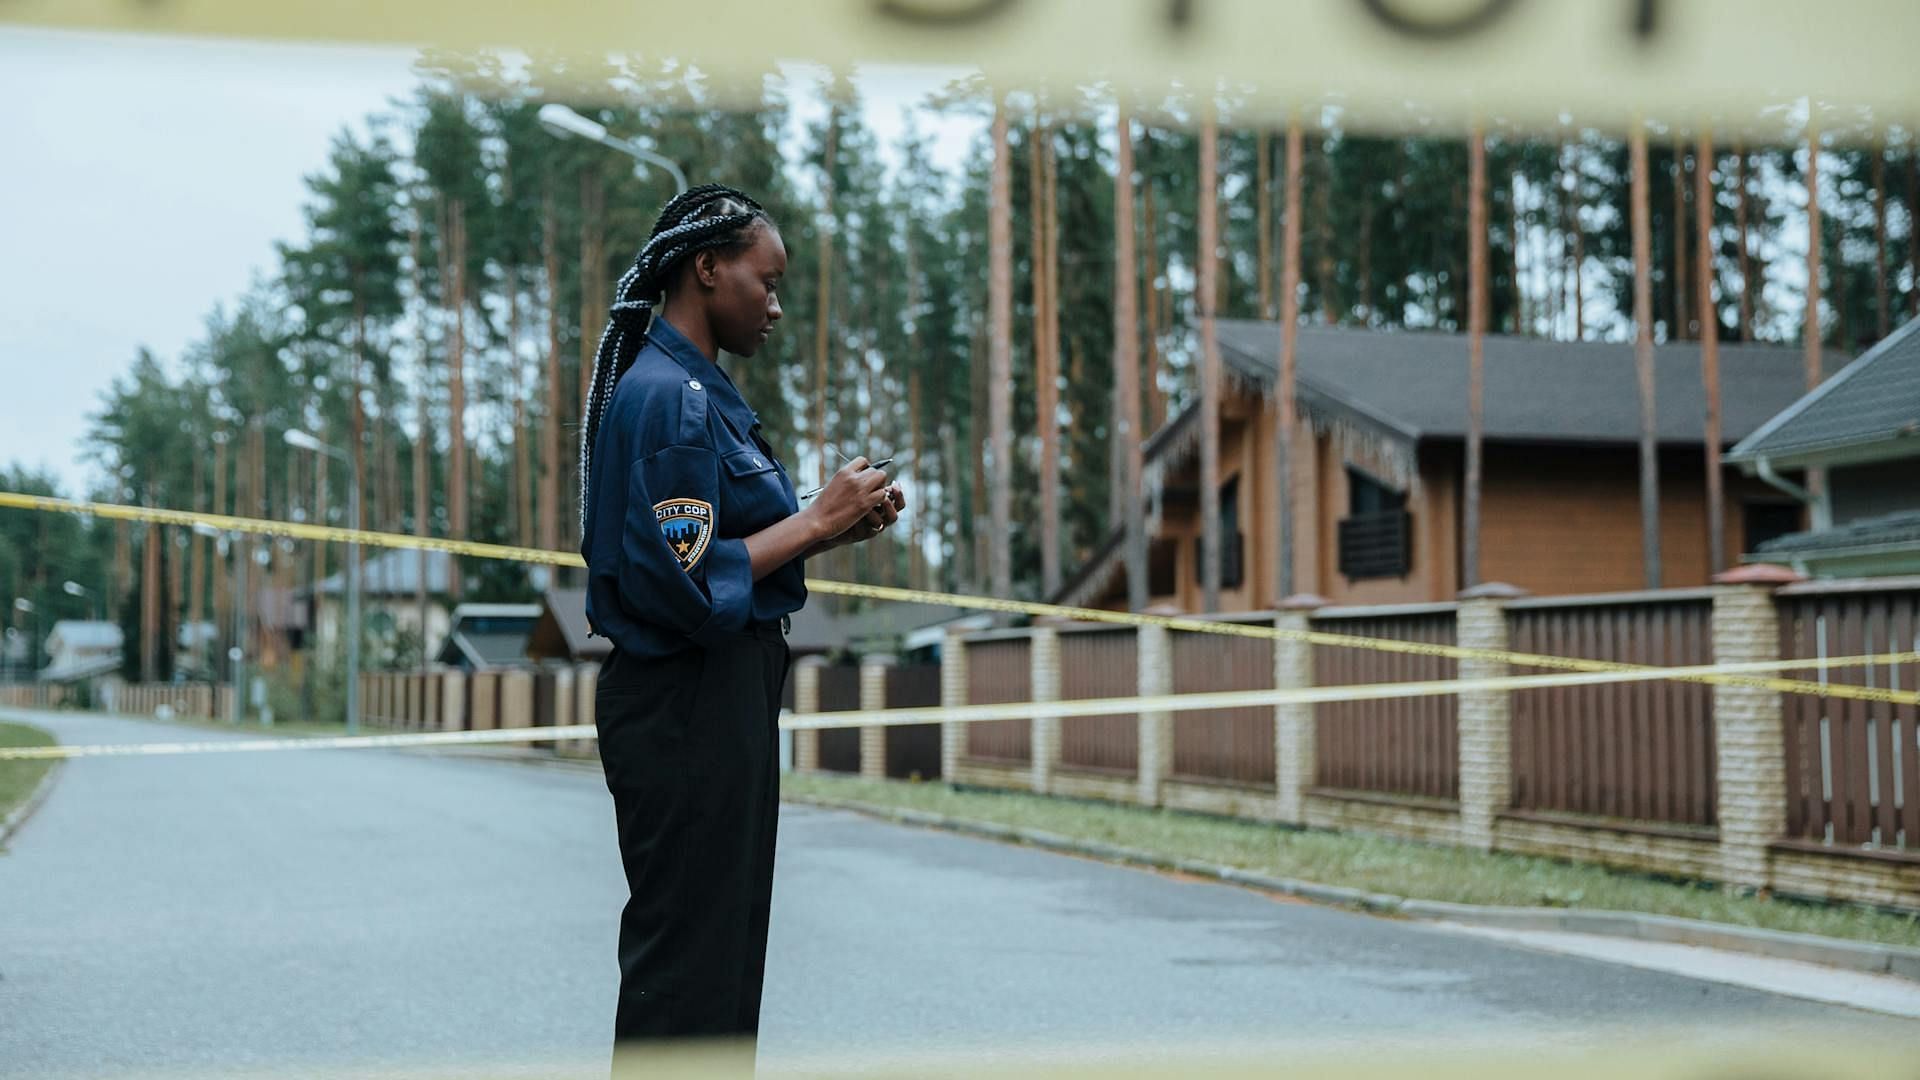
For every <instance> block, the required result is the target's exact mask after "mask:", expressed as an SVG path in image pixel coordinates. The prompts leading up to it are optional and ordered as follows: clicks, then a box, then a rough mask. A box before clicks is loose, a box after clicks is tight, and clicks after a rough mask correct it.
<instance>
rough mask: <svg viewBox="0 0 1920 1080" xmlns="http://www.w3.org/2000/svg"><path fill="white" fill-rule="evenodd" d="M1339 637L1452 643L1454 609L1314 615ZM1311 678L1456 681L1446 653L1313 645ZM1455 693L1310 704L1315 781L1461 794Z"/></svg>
mask: <svg viewBox="0 0 1920 1080" xmlns="http://www.w3.org/2000/svg"><path fill="white" fill-rule="evenodd" d="M1314 629H1316V630H1323V631H1326V632H1329V633H1336V634H1352V635H1357V636H1362V637H1378V638H1388V639H1391V640H1395V641H1419V642H1425V643H1428V644H1434V645H1452V644H1454V612H1453V610H1452V608H1451V607H1450V606H1449V607H1445V608H1437V609H1424V608H1423V609H1419V610H1416V611H1414V612H1410V613H1398V614H1390V613H1380V614H1370V615H1366V616H1363V617H1348V616H1345V615H1338V616H1332V617H1327V618H1322V619H1316V620H1315V622H1314ZM1313 668H1314V675H1313V678H1314V683H1315V684H1316V685H1319V686H1357V685H1365V684H1369V683H1396V682H1426V681H1428V680H1432V679H1452V678H1457V677H1458V673H1459V664H1458V663H1457V662H1456V661H1454V660H1451V659H1448V658H1445V657H1435V656H1417V655H1413V654H1410V653H1398V652H1381V651H1378V650H1373V649H1362V648H1351V647H1344V646H1341V647H1336V646H1322V645H1316V646H1315V647H1314V650H1313ZM1459 703H1460V701H1459V698H1458V697H1457V696H1455V695H1453V694H1443V695H1429V696H1426V697H1416V698H1398V699H1392V700H1386V701H1351V702H1328V703H1324V704H1320V705H1316V706H1315V707H1314V721H1315V730H1316V732H1317V734H1316V738H1315V743H1316V748H1317V753H1316V759H1315V783H1316V784H1317V785H1318V786H1320V787H1324V788H1333V789H1339V790H1346V791H1365V792H1372V793H1378V794H1388V795H1414V796H1422V797H1426V798H1435V799H1458V798H1459V797H1460V737H1459V717H1460V709H1459Z"/></svg>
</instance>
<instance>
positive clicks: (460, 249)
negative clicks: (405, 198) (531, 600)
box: [447, 199, 467, 599]
mask: <svg viewBox="0 0 1920 1080" xmlns="http://www.w3.org/2000/svg"><path fill="white" fill-rule="evenodd" d="M466 217H467V212H466V205H465V203H464V202H462V200H460V199H454V200H452V202H451V203H450V205H449V206H448V208H447V219H448V220H447V224H448V227H449V228H450V229H451V231H452V241H453V242H452V244H451V250H450V251H449V262H448V265H449V268H450V269H451V271H452V275H451V278H450V281H451V285H452V287H451V288H450V289H449V290H448V292H449V298H448V302H449V306H450V307H452V309H453V310H452V311H451V312H450V313H449V314H451V315H452V316H453V338H452V340H451V341H450V342H449V343H448V346H447V438H448V439H449V440H450V441H451V446H450V447H449V449H448V451H447V462H448V466H449V467H448V470H447V509H448V515H447V516H448V518H449V520H448V532H449V533H451V534H452V535H453V536H454V537H455V538H457V539H465V538H466V535H467V385H466V370H465V367H466V349H467V312H466V307H467V282H466V278H467V225H466ZM460 578H461V575H460V574H459V573H458V572H457V571H456V572H455V573H454V574H453V575H452V576H451V579H450V580H449V581H448V582H447V586H448V591H449V592H451V593H452V594H453V596H454V597H455V598H456V599H458V598H459V596H460V594H461V591H462V590H461V587H460V586H461V581H460Z"/></svg>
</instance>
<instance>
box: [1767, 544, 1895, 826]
mask: <svg viewBox="0 0 1920 1080" xmlns="http://www.w3.org/2000/svg"><path fill="white" fill-rule="evenodd" d="M1779 603H1780V655H1781V657H1782V658H1783V659H1787V658H1792V659H1800V658H1806V659H1818V658H1820V657H1822V656H1852V655H1864V654H1875V653H1897V652H1914V651H1920V582H1913V580H1912V579H1900V581H1899V582H1897V583H1888V586H1887V587H1882V588H1876V589H1874V590H1871V591H1868V590H1865V589H1860V588H1857V587H1852V586H1829V585H1822V584H1817V583H1815V584H1807V585H1799V586H1794V587H1792V588H1789V589H1783V590H1781V596H1780V601H1779ZM1790 674H1792V675H1793V676H1794V677H1796V678H1803V679H1810V680H1814V681H1825V682H1827V683H1829V684H1842V685H1849V686H1873V687H1882V688H1888V689H1896V690H1912V689H1914V688H1915V687H1916V686H1920V664H1912V663H1908V664H1876V665H1872V666H1867V667H1850V668H1834V669H1833V670H1831V671H1828V672H1827V673H1826V674H1825V675H1821V674H1819V673H1817V672H1814V671H1800V672H1792V673H1790ZM1782 723H1783V724H1784V725H1785V730H1784V731H1783V732H1782V735H1783V736H1784V738H1785V744H1786V753H1787V770H1786V773H1787V835H1788V837H1790V838H1792V839H1796V840H1803V841H1810V842H1813V843H1817V844H1823V845H1828V846H1832V847H1835V848H1841V849H1863V848H1864V849H1872V850H1877V851H1888V852H1908V853H1914V852H1920V735H1917V734H1916V728H1920V710H1916V709H1915V707H1914V706H1911V705H1884V704H1880V703H1878V702H1867V701H1858V700H1854V699H1850V698H1829V697H1824V696H1820V695H1816V694H1787V695H1784V696H1783V697H1782Z"/></svg>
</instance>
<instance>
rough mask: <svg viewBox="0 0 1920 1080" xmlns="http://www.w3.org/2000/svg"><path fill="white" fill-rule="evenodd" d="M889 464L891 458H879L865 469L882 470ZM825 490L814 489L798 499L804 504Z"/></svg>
mask: <svg viewBox="0 0 1920 1080" xmlns="http://www.w3.org/2000/svg"><path fill="white" fill-rule="evenodd" d="M891 464H893V459H892V458H881V459H880V460H879V461H876V462H873V463H871V464H869V465H868V466H867V468H869V469H884V468H886V467H887V466H889V465H891ZM825 490H827V489H826V488H824V487H817V488H814V489H813V490H812V491H809V492H807V493H806V494H804V495H802V496H800V499H801V501H802V502H805V501H806V500H808V499H811V498H813V497H814V496H815V495H818V494H820V493H821V492H823V491H825Z"/></svg>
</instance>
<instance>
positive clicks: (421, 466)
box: [314, 223, 554, 675]
mask: <svg viewBox="0 0 1920 1080" xmlns="http://www.w3.org/2000/svg"><path fill="white" fill-rule="evenodd" d="M408 247H409V248H410V250H411V252H412V258H410V259H409V260H408V264H409V267H408V272H409V273H410V275H411V277H412V284H413V295H414V296H415V297H416V298H417V299H419V300H420V301H421V302H422V303H423V304H424V303H425V301H426V296H427V293H426V289H425V288H424V287H423V286H422V284H421V280H420V279H421V273H420V269H421V267H420V226H419V224H418V223H416V224H415V225H414V227H413V231H412V233H411V235H410V236H409V237H408ZM418 333H419V340H418V342H417V345H418V348H419V350H420V376H419V386H418V387H416V388H415V393H416V394H417V395H418V396H417V397H416V398H415V399H414V411H415V421H414V422H415V425H416V426H417V427H418V430H417V431H416V432H415V433H414V436H413V534H414V535H415V536H422V537H424V536H431V535H432V530H431V528H430V527H429V526H430V524H431V521H430V519H431V518H432V516H433V515H432V506H433V502H432V478H431V471H430V470H429V469H428V467H427V463H428V455H429V454H431V453H432V452H433V426H432V417H431V412H430V408H429V406H430V404H431V401H432V397H433V392H432V389H431V387H432V371H433V366H432V364H431V362H430V360H429V356H428V351H427V322H426V319H425V318H424V317H423V318H422V319H421V320H420V321H419V323H418ZM553 393H554V389H553V385H552V383H551V382H550V383H549V384H548V387H547V394H548V400H549V401H551V400H552V395H553ZM323 461H324V459H323ZM322 467H323V468H324V465H322ZM323 475H324V474H323ZM314 546H315V547H316V548H320V547H324V546H325V545H324V544H316V545H314ZM413 567H414V582H413V604H414V610H415V611H417V612H419V615H420V673H421V674H422V675H424V674H426V672H427V667H428V665H429V662H430V658H431V657H432V656H433V635H432V633H431V630H432V628H431V627H430V626H428V625H427V551H426V549H425V548H420V549H417V550H415V552H414V564H413Z"/></svg>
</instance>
